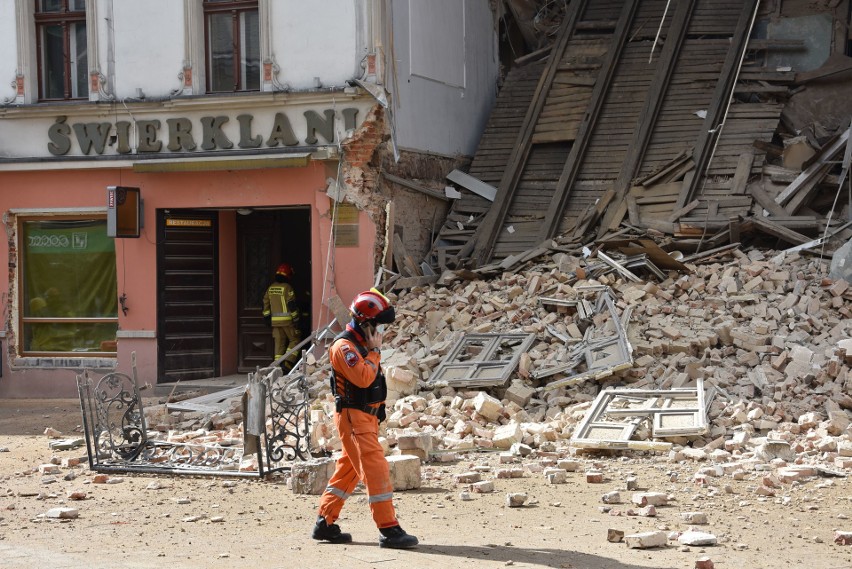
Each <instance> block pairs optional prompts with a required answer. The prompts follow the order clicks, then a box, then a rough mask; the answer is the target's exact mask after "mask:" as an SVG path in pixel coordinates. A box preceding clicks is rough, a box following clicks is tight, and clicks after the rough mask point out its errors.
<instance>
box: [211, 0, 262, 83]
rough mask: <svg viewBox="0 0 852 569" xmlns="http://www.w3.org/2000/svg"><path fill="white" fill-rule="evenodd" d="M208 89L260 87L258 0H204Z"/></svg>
mask: <svg viewBox="0 0 852 569" xmlns="http://www.w3.org/2000/svg"><path fill="white" fill-rule="evenodd" d="M204 30H205V51H206V56H207V91H208V92H210V93H221V92H233V91H259V90H260V18H259V14H258V2H257V0H204Z"/></svg>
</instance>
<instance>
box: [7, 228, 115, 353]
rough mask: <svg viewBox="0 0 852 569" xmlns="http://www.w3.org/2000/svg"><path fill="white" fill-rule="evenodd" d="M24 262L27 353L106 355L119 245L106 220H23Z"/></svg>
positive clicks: (112, 324) (111, 332)
mask: <svg viewBox="0 0 852 569" xmlns="http://www.w3.org/2000/svg"><path fill="white" fill-rule="evenodd" d="M21 261H22V267H21V270H22V276H23V282H22V289H23V291H24V302H23V306H22V309H23V313H24V318H25V332H28V333H26V334H25V336H26V341H28V342H29V343H30V345H29V347H28V349H30V350H32V351H102V350H101V346H102V345H103V344H102V343H103V342H105V341H111V340H112V341H114V340H115V331H116V329H117V314H118V298H117V292H116V291H117V282H116V270H115V241H114V240H113V239H110V238H109V237H107V235H106V221H105V220H92V219H88V220H56V221H25V222H23V231H22V240H21ZM92 318H99V319H103V318H115V319H116V321H115V322H108V323H104V322H92V321H87V319H92ZM28 319H49V320H50V322H47V321H45V320H41V321H32V320H28ZM48 331H51V333H50V334H48V333H47V332H48Z"/></svg>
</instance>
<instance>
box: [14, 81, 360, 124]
mask: <svg viewBox="0 0 852 569" xmlns="http://www.w3.org/2000/svg"><path fill="white" fill-rule="evenodd" d="M353 101H360V102H364V103H368V104H372V102H373V99H372V97H371V96H370V95H369V94H368V93H366V91H364V90H363V89H361V88H360V87H341V88H328V89H316V90H314V89H312V90H306V91H277V92H252V93H238V94H228V95H219V94H217V95H197V96H180V97H164V98H162V99H153V98H152V99H123V100H115V101H68V102H65V101H63V102H50V103H37V104H30V105H3V106H0V119H26V118H45V117H51V118H53V117H56V116H57V115H71V116H75V117H86V116H103V115H104V114H105V113H113V112H118V113H120V114H124V111H127V110H129V111H131V112H133V113H139V114H146V113H163V112H168V111H180V112H191V111H204V110H207V109H220V110H226V109H239V108H245V107H251V108H253V109H264V108H272V107H282V106H297V105H324V106H328V105H332V106H335V105H337V104H341V103H351V102H353Z"/></svg>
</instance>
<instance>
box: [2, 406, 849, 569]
mask: <svg viewBox="0 0 852 569" xmlns="http://www.w3.org/2000/svg"><path fill="white" fill-rule="evenodd" d="M80 421H81V420H80V413H79V407H78V403H77V401H75V400H38V401H34V400H3V401H0V449H8V450H6V451H4V452H0V560H2V561H0V566H2V567H3V568H4V569H19V568H30V567H48V568H51V569H60V568H66V567H68V568H71V567H75V568H76V567H85V568H105V569H106V568H110V569H114V568H125V567H126V568H153V567H165V566H171V567H175V568H178V567H187V568H191V567H205V568H207V567H214V568H215V567H223V568H225V567H258V566H263V567H271V568H275V567H282V568H283V567H321V566H327V565H329V564H346V566H347V567H352V568H357V567H402V566H404V565H405V566H408V567H417V568H430V567H502V566H517V567H554V568H591V569H603V568H608V569H628V568H634V567H654V568H692V567H694V566H695V563H696V560H698V559H700V558H702V557H709V558H710V559H711V560H712V562H713V564H714V566H715V567H718V568H722V569H725V568H731V569H733V568H741V567H748V568H751V567H755V568H762V567H772V568H781V567H804V566H806V567H808V569H829V568H831V569H846V568H849V567H852V546H842V545H836V544H834V543H833V535H834V531H835V530H841V531H850V529H852V520H850V518H852V482H850V480H849V478H848V477H847V478H821V477H818V478H812V479H808V480H806V481H803V482H800V483H793V484H787V485H784V486H783V487H782V488H780V489H779V492H778V494H777V495H776V496H774V497H766V496H760V495H758V494H757V493H756V492H755V489H756V488H757V487H759V486H760V484H759V480H758V479H756V478H755V477H757V476H760V473H752V474H751V475H749V476H746V477H745V478H744V479H742V480H734V479H732V478H721V479H719V480H718V483H715V484H714V483H711V484H709V485H697V484H695V483H694V482H693V476H694V474H695V472H696V470H697V469H698V466H697V465H696V463H694V462H690V461H687V462H683V463H671V462H669V459H668V457H667V456H664V455H657V456H650V455H646V456H641V457H634V456H631V457H626V456H608V457H604V456H596V457H581V458H579V460H580V461H581V462H582V463H583V465H584V467H586V468H591V467H596V468H598V469H599V470H601V471H602V472H603V473H604V482H603V483H600V484H590V483H587V481H586V477H585V475H584V473H583V472H579V471H578V472H569V473H568V480H567V483H565V484H555V485H554V484H548V483H547V481H546V480H545V478H544V476H543V475H542V472H541V465H542V464H544V463H547V461H548V460H552V457H540V456H536V455H535V453H534V454H533V455H531V456H529V457H526V458H524V459H523V460H522V461H520V462H519V463H517V464H516V465H514V466H515V467H522V468H523V469H524V476H523V477H522V478H511V479H497V478H496V476H494V472H495V470H496V468H497V466H498V464H497V463H498V456H497V455H496V454H490V453H488V454H486V453H471V454H467V455H464V457H463V459H462V460H460V461H459V462H457V463H450V464H428V465H424V467H423V470H422V474H423V486H422V488H421V489H420V490H416V491H407V492H398V493H397V494H396V504H397V508H398V511H399V517H400V520H401V522H402V525H403V527H404V528H405V529H406V530H408V531H409V532H410V533H413V534H415V535H417V536H418V537H419V538H420V541H421V545H420V546H419V547H418V548H417V549H415V550H410V551H393V550H384V549H380V548H379V547H378V545H377V537H378V534H377V531H376V530H375V527H374V526H373V525H372V522H371V520H370V519H369V514H368V507H367V504H366V502H365V499H364V496H363V494H361V493H356V495H355V496H353V498H352V499H350V502H349V503H348V504H347V506H346V508H345V509H344V517H343V518H342V519H341V520H340V524H341V526H342V527H343V529H344V530H345V531H350V532H352V534H353V536H354V543H352V544H350V545H345V546H340V545H327V544H321V543H316V542H314V541H312V540H311V539H310V538H309V537H308V534H309V531H310V528H311V526H312V524H313V521H314V519H315V510H316V502H317V497H315V496H301V495H294V494H293V493H292V492H291V491H290V489H289V488H288V486H287V485H286V484H284V482H283V481H278V482H276V481H271V482H270V481H257V480H252V481H248V480H230V479H223V478H195V477H192V478H191V477H172V476H142V475H112V476H111V478H112V479H113V480H112V481H113V482H114V483H110V484H93V483H92V479H93V476H94V473H93V472H91V471H89V470H88V468H87V467H86V466H85V465H82V466H78V467H72V468H60V472H59V474H57V475H54V476H43V475H42V474H40V473H39V471H38V467H39V465H42V464H45V463H48V462H50V459H51V458H52V457H54V456H56V457H58V458H59V459H61V458H71V457H78V456H81V454H83V453H84V452H85V451H84V449H77V450H72V451H60V452H54V451H52V450H49V448H48V443H49V440H50V439H48V438H47V437H46V436H45V435H44V430H45V428H47V427H50V428H53V429H56V430H58V431H61V432H62V433H64V434H65V435H66V436H72V435H75V434H80V435H81V433H80V432H79V424H80ZM489 467H491V470H489V469H488V468H489ZM474 468H476V469H478V470H479V471H481V472H482V474H483V479H491V480H493V481H494V484H495V487H496V490H495V492H493V493H490V494H478V493H470V495H469V496H470V499H469V500H463V499H461V494H462V492H463V491H465V490H466V485H463V484H457V483H456V482H455V481H454V475H457V474H460V473H463V472H467V471H470V470H472V469H474ZM69 475H70V476H69ZM631 476H636V477H637V479H638V486H639V489H640V490H649V491H656V492H664V493H667V494H669V498H670V500H669V502H668V505H665V506H659V507H657V508H656V511H657V515H656V517H643V516H628V515H625V514H626V512H627V510H630V509H633V510H635V511H639V510H640V509H641V508H639V507H637V506H635V505H633V504H631V503H630V501H631V495H632V494H634V492H633V491H627V490H626V489H625V481H626V479H627V478H628V477H631ZM66 477H68V478H73V479H72V480H65V479H64V478H66ZM116 480H118V482H115V481H116ZM613 490H618V491H620V494H621V497H622V503H621V504H615V505H611V506H610V507H611V508H612V509H613V511H615V512H620V513H621V514H622V515H620V516H614V515H612V513H604V512H603V511H602V510H603V509H605V507H604V506H605V505H604V504H603V502H602V500H601V496H602V495H603V494H605V493H607V492H610V491H613ZM75 491H76V492H84V493H85V494H86V499H84V500H78V501H72V500H69V499H68V495H69V493H71V492H75ZM509 492H525V493H527V494H528V497H529V498H528V501H527V504H526V505H525V506H523V507H520V508H509V507H507V506H506V494H507V493H509ZM59 506H66V507H74V508H77V509H78V510H79V517H78V518H77V519H73V520H67V521H66V520H62V521H59V520H49V519H47V518H45V517H44V514H45V513H46V512H47V511H48V510H50V509H51V508H55V507H59ZM683 512H702V513H705V514H706V516H707V518H708V522H709V523H707V524H706V525H700V526H695V527H696V529H700V530H701V531H705V532H709V533H712V534H714V535H715V536H716V537H717V538H718V540H719V544H718V545H715V546H705V547H688V546H682V545H680V544H679V543H678V542H677V541H671V540H670V541H669V542H668V545H666V546H664V547H658V548H653V549H630V548H628V547H627V546H626V545H625V543H609V542H608V541H607V530H608V529H610V528H612V529H617V530H620V531H624V532H625V533H627V534H631V533H637V532H644V531H652V530H658V529H663V530H666V531H667V532H677V531H683V530H685V529H687V528H688V527H689V524H688V523H687V522H685V521H684V520H683V519H682V516H681V513H683Z"/></svg>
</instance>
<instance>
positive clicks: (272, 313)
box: [263, 263, 302, 372]
mask: <svg viewBox="0 0 852 569" xmlns="http://www.w3.org/2000/svg"><path fill="white" fill-rule="evenodd" d="M292 277H293V267H291V266H290V265H288V264H287V263H282V264H280V265H279V266H278V269H276V271H275V282H273V283H272V284H271V285H269V288H267V289H266V292H265V293H264V295H263V319H264V321H265V322H266V325H267V326H272V339H273V340H274V342H275V359H276V360H277V359H278V358H280V357H281V356H283V355H284V354H286V353H287V352H288V351H289V350H292V349H293V348H295V347H296V346H297V345H298V344H299V342H300V341H301V340H302V333H301V331H300V330H299V304H298V302H296V292H295V291H294V290H293V286H292V285H291V284H290V279H291V278H292ZM298 359H299V354H298V353H297V352H294V353H292V354H291V355H290V356H288V357H287V359H286V360H284V361H283V362H281V369H282V370H284V372H288V371H290V370H291V369H293V366H295V365H296V362H297V361H298Z"/></svg>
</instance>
